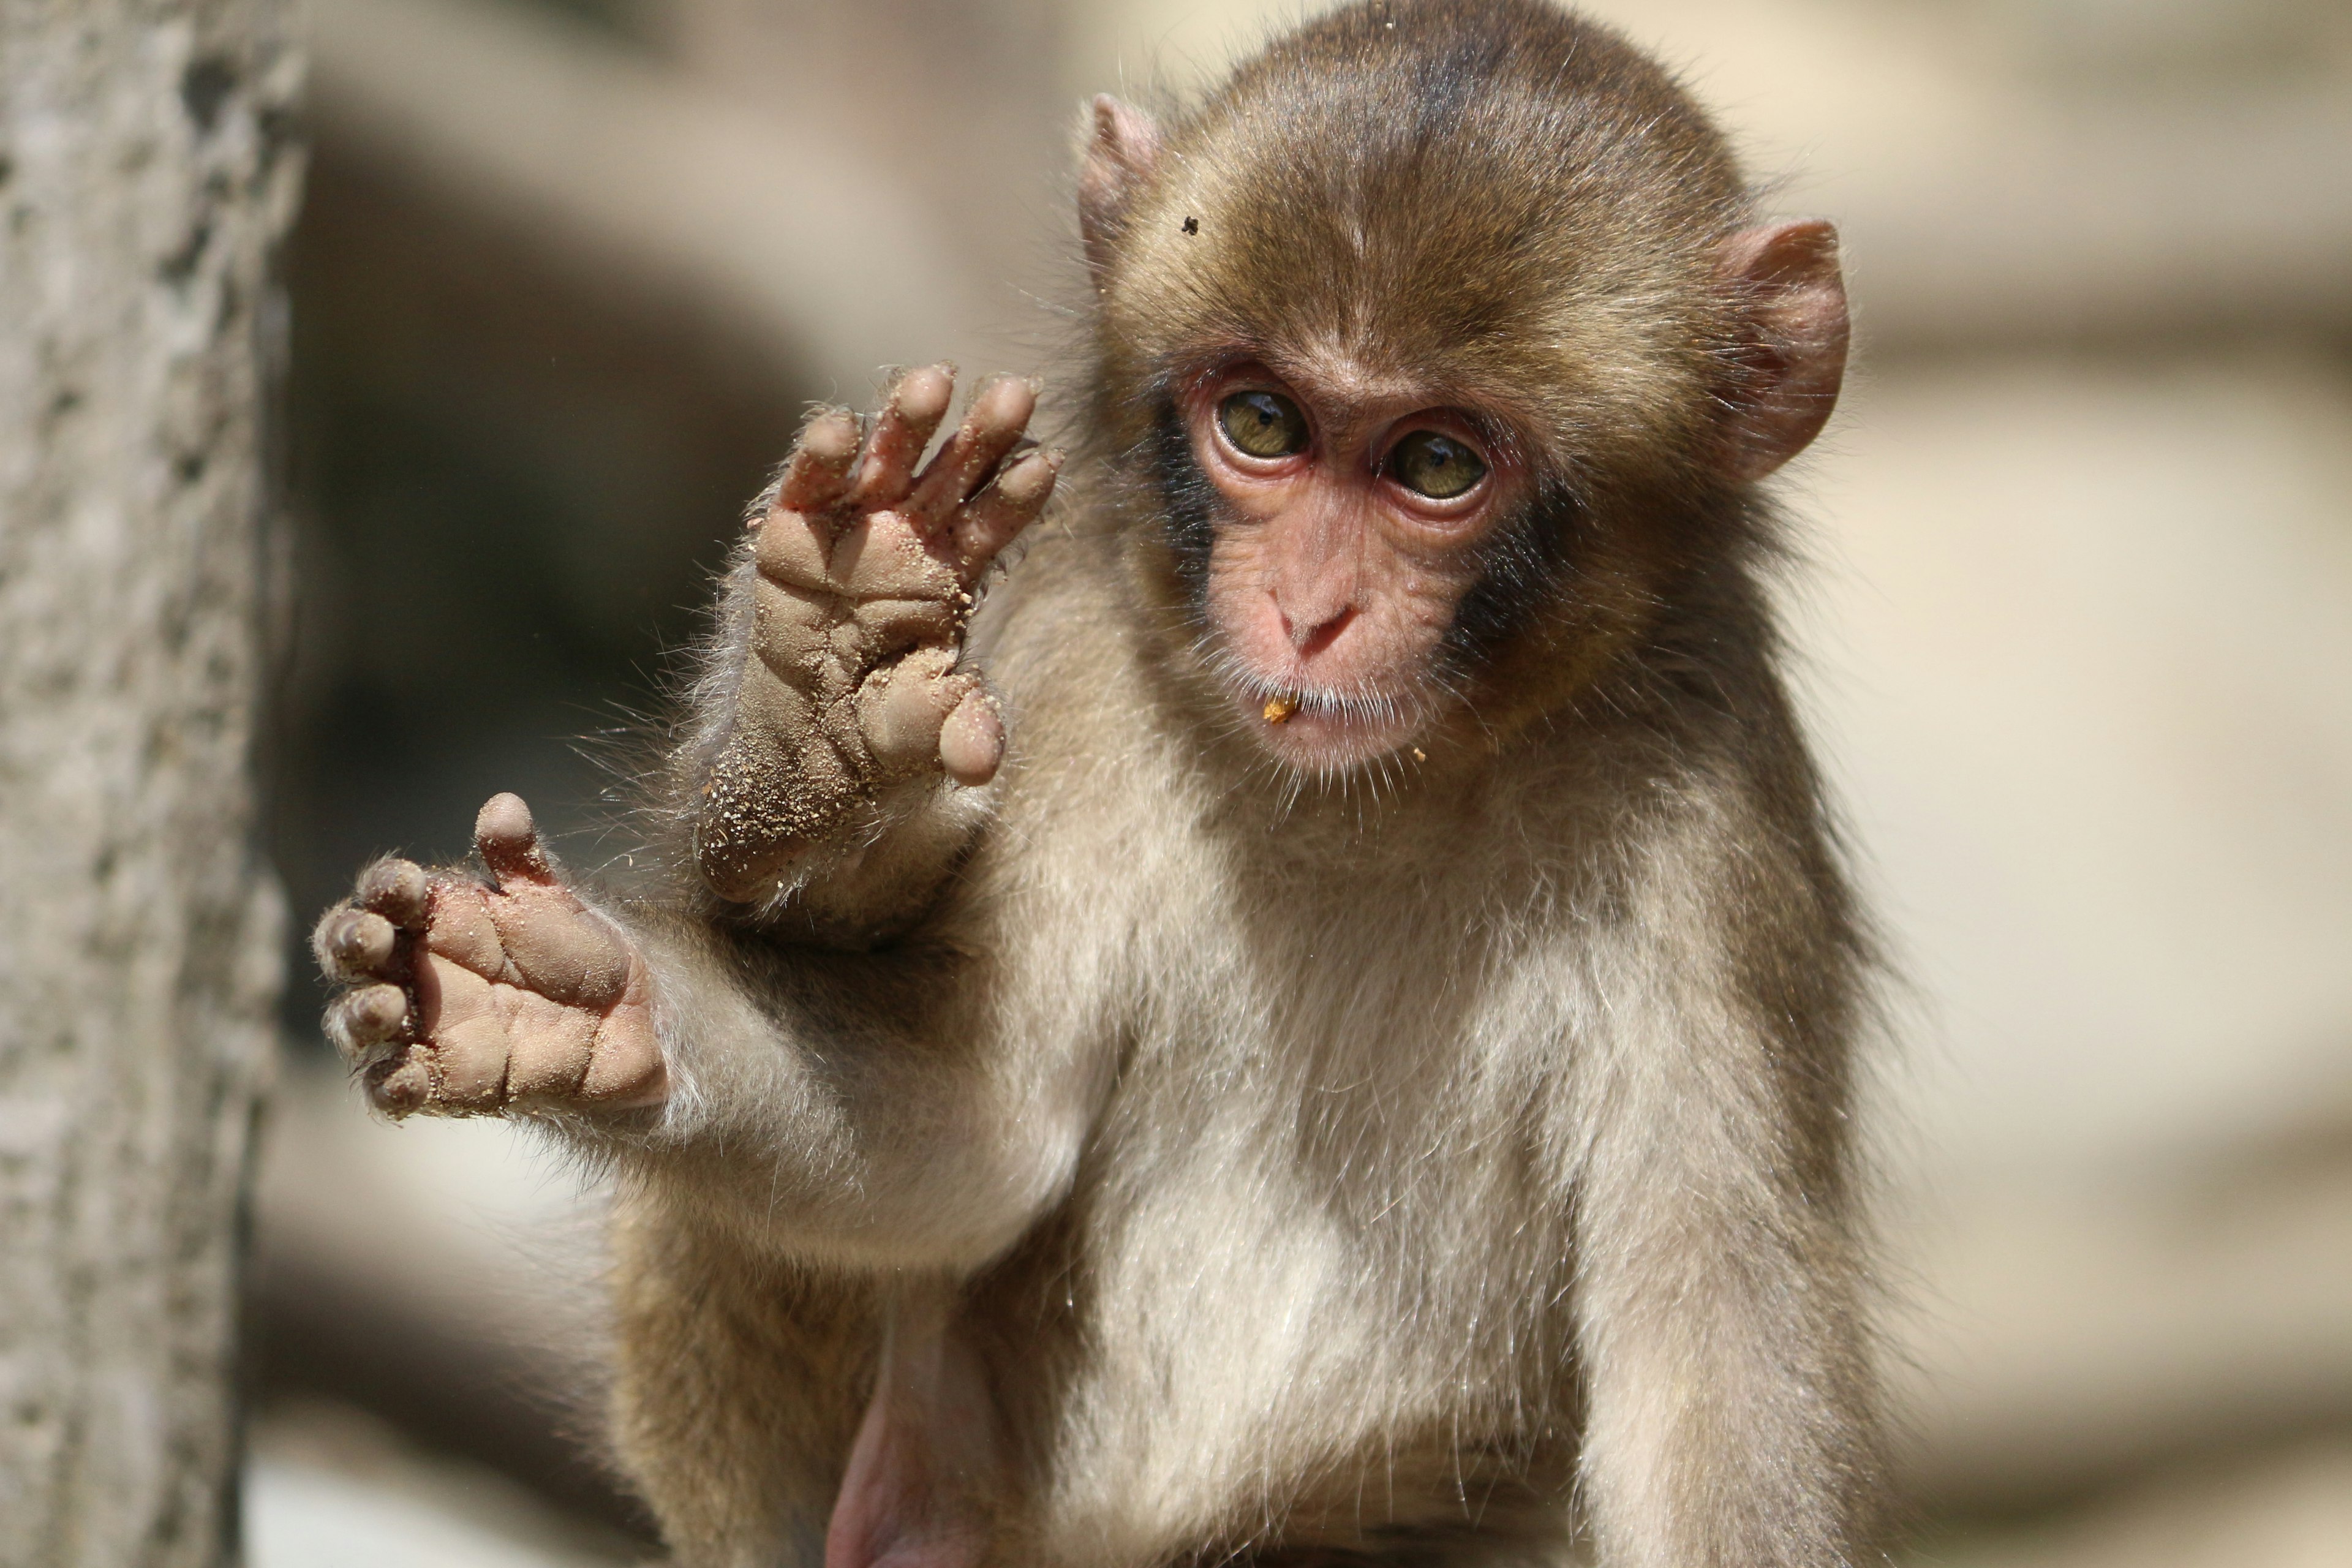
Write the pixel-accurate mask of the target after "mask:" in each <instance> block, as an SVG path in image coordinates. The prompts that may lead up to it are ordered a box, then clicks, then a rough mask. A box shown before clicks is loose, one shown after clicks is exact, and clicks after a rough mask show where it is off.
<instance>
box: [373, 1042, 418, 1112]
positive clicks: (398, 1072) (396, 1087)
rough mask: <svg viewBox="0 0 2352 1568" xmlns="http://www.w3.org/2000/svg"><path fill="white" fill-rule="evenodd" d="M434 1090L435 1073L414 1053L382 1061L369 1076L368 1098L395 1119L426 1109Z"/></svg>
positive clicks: (376, 1106)
mask: <svg viewBox="0 0 2352 1568" xmlns="http://www.w3.org/2000/svg"><path fill="white" fill-rule="evenodd" d="M432 1093H433V1079H432V1075H431V1074H430V1073H428V1072H426V1071H425V1064H424V1063H423V1062H422V1061H420V1060H418V1059H417V1058H415V1056H414V1055H411V1056H409V1057H407V1058H404V1059H402V1060H397V1061H387V1062H384V1063H382V1064H380V1065H379V1066H378V1067H377V1068H375V1069H374V1070H373V1071H372V1072H371V1073H369V1075H368V1078H367V1096H368V1100H370V1102H371V1103H373V1105H374V1106H375V1108H376V1109H377V1110H381V1111H383V1113H384V1114H385V1115H386V1116H389V1117H391V1118H392V1119H393V1120H394V1121H398V1120H400V1119H401V1118H402V1117H404V1116H406V1115H408V1114H410V1113H411V1112H413V1111H416V1110H422V1109H423V1108H424V1105H425V1100H428V1099H430V1098H431V1097H432Z"/></svg>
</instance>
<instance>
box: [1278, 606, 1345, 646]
mask: <svg viewBox="0 0 2352 1568" xmlns="http://www.w3.org/2000/svg"><path fill="white" fill-rule="evenodd" d="M1276 614H1278V615H1279V616H1282V635H1283V636H1284V637H1288V638H1289V639H1290V646H1291V647H1294V648H1297V650H1298V656H1299V657H1300V658H1314V657H1315V656H1316V655H1317V654H1318V653H1321V652H1322V651H1323V650H1324V649H1325V648H1327V647H1330V646H1331V645H1332V644H1333V643H1335V642H1337V641H1339V634H1340V633H1341V632H1343V631H1345V630H1347V629H1348V623H1349V621H1352V620H1354V619H1355V618H1356V606H1355V605H1341V606H1340V607H1339V614H1337V615H1335V616H1328V617H1326V618H1325V619H1323V620H1320V621H1313V620H1305V621H1294V620H1292V619H1291V618H1290V612H1289V611H1287V610H1285V609H1281V608H1280V607H1279V606H1277V607H1276Z"/></svg>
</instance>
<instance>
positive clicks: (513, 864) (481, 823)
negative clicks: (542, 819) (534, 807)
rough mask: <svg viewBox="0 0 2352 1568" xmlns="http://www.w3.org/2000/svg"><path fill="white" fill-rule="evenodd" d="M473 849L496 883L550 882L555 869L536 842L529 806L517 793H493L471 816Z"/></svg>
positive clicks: (537, 840) (536, 837)
mask: <svg viewBox="0 0 2352 1568" xmlns="http://www.w3.org/2000/svg"><path fill="white" fill-rule="evenodd" d="M474 848H475V850H476V851H477V852H478V853H479V854H480V856H481V857H482V864H483V865H485V866H487V867H488V868H490V875H491V876H492V877H494V878H496V879H498V880H499V883H500V885H504V884H505V883H507V882H509V881H520V882H550V883H551V882H553V881H554V880H555V868H553V867H552V866H551V865H549V864H548V861H547V852H546V851H545V850H544V849H541V847H540V845H539V829H538V827H537V826H534V825H533V824H532V822H531V820H530V807H529V806H527V805H524V804H523V803H522V796H520V795H492V796H490V798H489V799H488V800H487V801H484V802H483V803H482V809H481V812H480V814H479V815H478V816H476V817H475V818H474Z"/></svg>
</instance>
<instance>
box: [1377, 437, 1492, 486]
mask: <svg viewBox="0 0 2352 1568" xmlns="http://www.w3.org/2000/svg"><path fill="white" fill-rule="evenodd" d="M1388 469H1389V477H1390V478H1391V479H1395V480H1396V482H1397V483H1399V484H1401V485H1402V486H1403V487H1404V488H1405V489H1409V490H1411V491H1412V492H1413V494H1415V495H1423V496H1427V497H1428V498H1429V499H1430V500H1453V499H1454V497H1455V496H1458V495H1463V494H1465V493H1467V492H1468V491H1469V489H1470V488H1471V487H1472V486H1474V485H1475V484H1476V483H1477V482H1478V481H1479V480H1480V479H1485V478H1486V459H1485V458H1481V457H1479V456H1478V454H1477V453H1475V452H1474V451H1472V450H1471V449H1470V448H1469V447H1465V446H1464V445H1463V444H1462V443H1461V442H1459V441H1456V440H1454V438H1453V437H1450V436H1441V435H1439V434H1438V433H1437V432H1436V431H1434V430H1416V431H1414V432H1413V433H1412V435H1410V436H1407V437H1405V438H1404V439H1403V440H1402V441H1399V442H1398V443H1397V444H1396V445H1395V446H1393V447H1390V448H1389V461H1388Z"/></svg>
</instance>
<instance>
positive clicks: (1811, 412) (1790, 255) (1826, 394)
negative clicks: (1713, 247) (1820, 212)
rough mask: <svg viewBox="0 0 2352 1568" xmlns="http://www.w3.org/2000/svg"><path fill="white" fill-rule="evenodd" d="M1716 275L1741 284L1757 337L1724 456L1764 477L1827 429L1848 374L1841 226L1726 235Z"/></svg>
mask: <svg viewBox="0 0 2352 1568" xmlns="http://www.w3.org/2000/svg"><path fill="white" fill-rule="evenodd" d="M1716 276H1717V278H1719V279H1723V280H1724V281H1726V282H1727V283H1729V284H1731V285H1732V286H1733V287H1734V288H1735V289H1738V293H1739V296H1740V299H1741V300H1742V302H1743V303H1744V305H1745V307H1746V311H1747V315H1748V322H1749V325H1750V327H1751V329H1752V330H1753V333H1754V335H1753V337H1752V338H1751V339H1750V340H1749V346H1748V352H1747V353H1746V355H1745V356H1744V364H1743V371H1744V374H1742V375H1741V376H1740V378H1739V380H1738V384H1737V385H1736V386H1735V387H1734V388H1733V389H1732V391H1731V401H1732V403H1733V405H1734V412H1733V413H1732V415H1731V416H1730V418H1729V419H1728V421H1727V424H1726V426H1725V430H1724V435H1725V437H1726V441H1725V453H1724V464H1725V467H1726V468H1727V470H1728V472H1729V474H1730V477H1731V478H1733V479H1762V478H1763V477H1764V476H1765V475H1767V474H1769V473H1770V472H1771V471H1772V470H1773V469H1775V468H1779V467H1780V465H1781V464H1783V463H1785V462H1787V461H1788V460H1789V459H1790V458H1793V457H1795V456H1796V455H1797V454H1798V453H1799V452H1801V451H1803V450H1804V449H1805V447H1806V445H1807V443H1809V442H1811V440H1812V438H1813V437H1816V436H1818V435H1820V434H1821V432H1822V426H1823V425H1824V424H1826V423H1827V422H1828V420H1829V416H1830V410H1831V409H1832V408H1834V407H1836V406H1837V395H1838V388H1839V387H1840V386H1841V385H1843V384H1844V381H1845V353H1846V336H1847V325H1846V310H1845V279H1844V278H1843V276H1842V275H1841V274H1840V273H1839V271H1838V242H1837V230H1836V229H1835V228H1834V227H1832V226H1831V225H1830V224H1828V223H1826V222H1824V221H1822V219H1820V218H1806V219H1802V220H1800V221H1798V222H1795V223H1783V224H1775V225H1773V226H1771V227H1769V228H1751V229H1747V230H1744V231H1742V232H1741V233H1738V234H1735V235H1733V236H1732V237H1730V238H1729V239H1727V240H1725V241H1724V242H1723V247H1722V249H1721V250H1719V251H1718V252H1717V256H1716Z"/></svg>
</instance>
